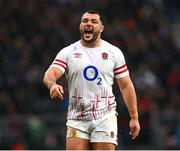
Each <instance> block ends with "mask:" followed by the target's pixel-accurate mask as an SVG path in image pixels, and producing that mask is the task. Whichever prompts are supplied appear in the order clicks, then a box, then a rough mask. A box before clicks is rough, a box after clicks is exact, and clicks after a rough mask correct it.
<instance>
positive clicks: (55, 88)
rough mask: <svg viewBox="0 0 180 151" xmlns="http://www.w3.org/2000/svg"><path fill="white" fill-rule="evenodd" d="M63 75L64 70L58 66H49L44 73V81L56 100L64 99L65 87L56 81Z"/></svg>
mask: <svg viewBox="0 0 180 151" xmlns="http://www.w3.org/2000/svg"><path fill="white" fill-rule="evenodd" d="M62 75H63V72H62V71H61V70H59V69H58V68H56V67H49V69H48V70H47V71H46V72H45V74H44V78H43V83H44V84H45V85H46V87H47V88H48V89H49V93H50V96H51V98H52V99H54V100H62V99H63V94H64V90H63V87H62V86H61V85H58V84H57V83H56V81H57V80H58V79H59V78H60V77H62Z"/></svg>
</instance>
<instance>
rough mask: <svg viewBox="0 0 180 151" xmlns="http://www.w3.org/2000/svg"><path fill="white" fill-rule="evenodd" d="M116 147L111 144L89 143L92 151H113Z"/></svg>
mask: <svg viewBox="0 0 180 151" xmlns="http://www.w3.org/2000/svg"><path fill="white" fill-rule="evenodd" d="M115 148H116V145H115V144H113V143H91V149H92V150H115Z"/></svg>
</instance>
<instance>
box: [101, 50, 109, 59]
mask: <svg viewBox="0 0 180 151" xmlns="http://www.w3.org/2000/svg"><path fill="white" fill-rule="evenodd" d="M102 59H103V60H106V59H108V54H107V53H106V52H103V53H102Z"/></svg>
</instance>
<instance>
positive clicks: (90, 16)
mask: <svg viewBox="0 0 180 151" xmlns="http://www.w3.org/2000/svg"><path fill="white" fill-rule="evenodd" d="M83 18H91V19H98V20H100V16H99V15H98V14H90V13H85V14H84V15H83V16H82V19H83Z"/></svg>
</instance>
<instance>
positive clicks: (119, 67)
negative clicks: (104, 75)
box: [114, 49, 129, 79]
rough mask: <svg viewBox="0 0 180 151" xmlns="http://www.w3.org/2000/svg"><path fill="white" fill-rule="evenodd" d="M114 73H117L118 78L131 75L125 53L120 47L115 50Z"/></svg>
mask: <svg viewBox="0 0 180 151" xmlns="http://www.w3.org/2000/svg"><path fill="white" fill-rule="evenodd" d="M114 75H115V78H116V79H119V78H123V77H125V76H127V75H129V70H128V67H127V65H126V61H125V58H124V55H123V53H122V52H121V50H120V49H117V50H116V51H115V67H114Z"/></svg>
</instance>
